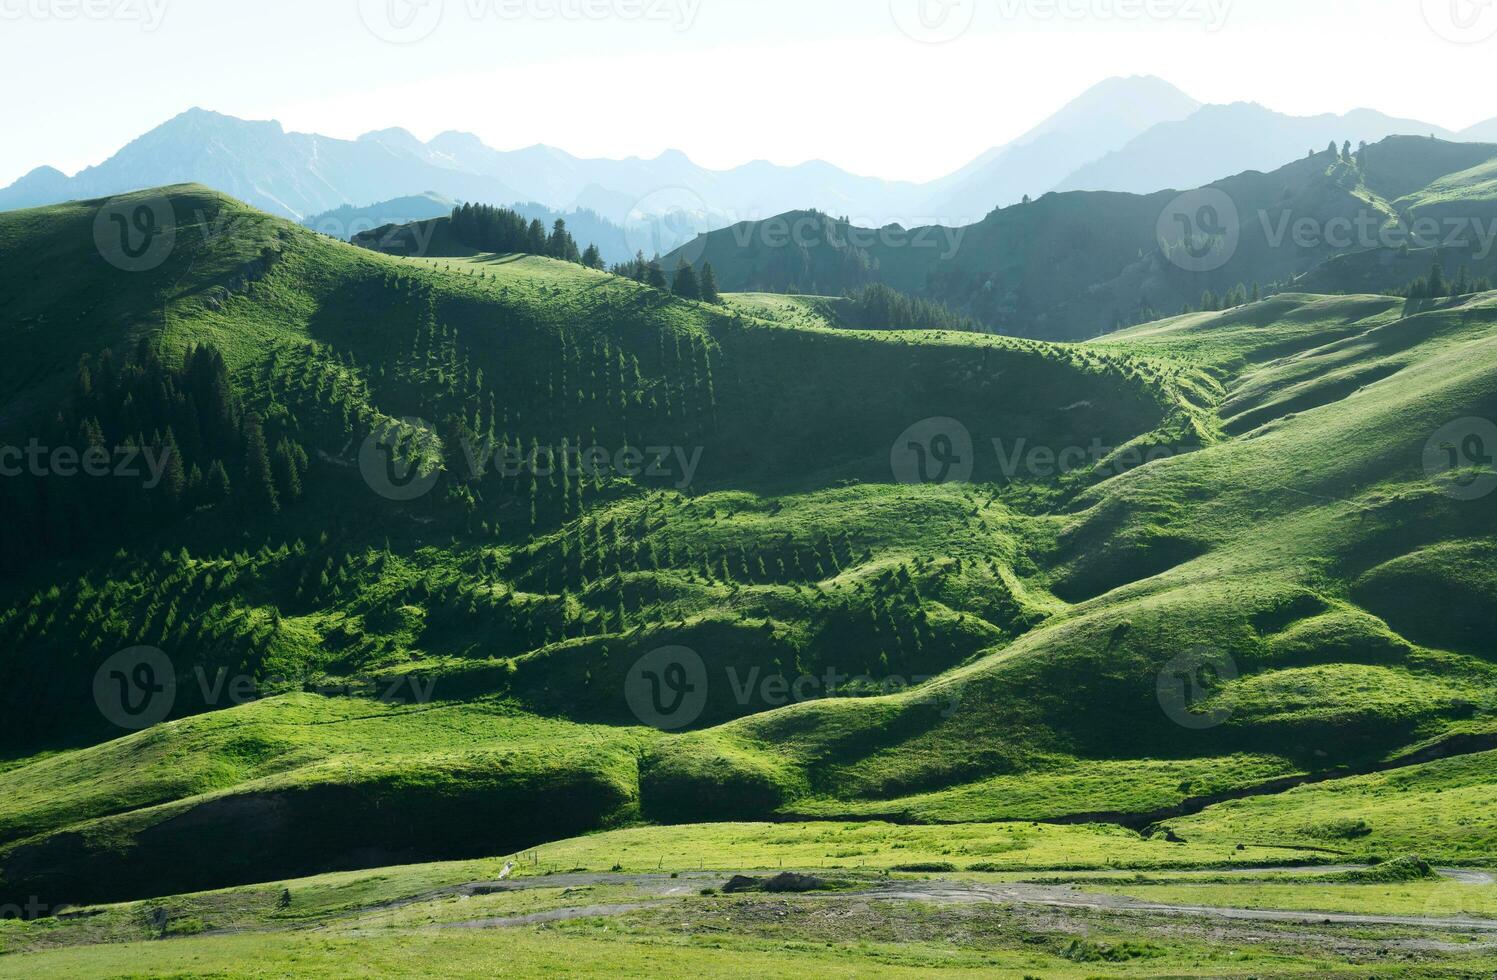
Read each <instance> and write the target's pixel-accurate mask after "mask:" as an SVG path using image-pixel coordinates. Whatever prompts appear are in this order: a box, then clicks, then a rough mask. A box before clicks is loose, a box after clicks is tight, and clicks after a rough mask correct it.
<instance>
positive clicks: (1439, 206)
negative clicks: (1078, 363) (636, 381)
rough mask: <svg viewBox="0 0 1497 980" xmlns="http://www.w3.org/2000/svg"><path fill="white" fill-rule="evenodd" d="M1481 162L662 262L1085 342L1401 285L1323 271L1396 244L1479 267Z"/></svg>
mask: <svg viewBox="0 0 1497 980" xmlns="http://www.w3.org/2000/svg"><path fill="white" fill-rule="evenodd" d="M1494 155H1497V147H1494V146H1491V145H1486V144H1474V143H1447V142H1442V141H1439V140H1430V139H1423V138H1413V137H1394V138H1390V139H1388V140H1385V141H1383V142H1381V143H1378V144H1376V145H1374V146H1370V147H1368V148H1367V149H1366V150H1365V151H1364V152H1360V153H1355V152H1354V153H1353V154H1352V156H1351V157H1349V158H1347V157H1343V156H1342V152H1341V150H1340V149H1338V150H1337V151H1336V152H1335V153H1331V152H1329V151H1323V152H1321V153H1319V154H1315V155H1312V156H1310V157H1307V158H1304V159H1301V160H1298V161H1296V162H1295V163H1291V164H1289V165H1288V166H1285V167H1282V168H1280V169H1278V170H1275V171H1273V172H1272V173H1266V174H1265V173H1259V172H1255V171H1250V172H1247V173H1242V174H1238V175H1237V176H1234V177H1229V178H1226V179H1224V180H1219V181H1216V182H1215V183H1213V184H1210V185H1208V186H1207V187H1204V188H1201V189H1199V190H1197V191H1194V192H1187V193H1186V194H1184V195H1181V194H1177V193H1176V192H1174V191H1162V192H1158V193H1155V194H1149V195H1133V194H1118V193H1101V192H1095V193H1090V192H1074V193H1064V194H1047V195H1045V196H1044V197H1042V198H1040V199H1039V200H1036V201H1032V202H1030V203H1027V204H1022V205H1017V206H1014V207H1009V208H1004V209H1001V210H999V211H995V212H994V213H993V214H991V215H989V216H988V217H987V218H986V219H984V220H983V221H982V222H980V223H979V224H976V225H972V226H969V227H964V228H943V227H925V228H911V229H904V228H899V227H895V226H891V227H889V228H883V229H867V228H857V227H855V226H852V225H850V224H849V223H848V222H846V221H845V220H844V219H839V218H834V217H831V216H828V215H825V214H821V213H819V212H792V213H789V214H786V215H781V216H779V217H777V218H774V219H770V220H768V221H763V222H756V223H744V224H739V225H735V226H734V227H732V228H727V229H724V230H722V231H718V232H714V233H712V234H710V235H705V236H702V237H700V238H698V239H697V240H695V241H693V242H691V243H690V244H688V245H685V246H683V247H682V248H680V249H678V250H677V251H676V252H674V253H672V254H671V255H669V256H667V257H666V259H665V262H664V264H665V265H666V267H668V268H673V267H674V266H675V265H676V263H677V262H678V261H680V260H682V259H684V260H686V261H689V262H692V263H699V262H709V263H711V265H712V266H713V268H714V269H715V270H717V274H718V276H719V278H720V280H721V282H722V284H723V287H724V288H727V289H734V290H755V291H777V292H792V293H795V292H801V293H814V294H824V295H838V294H840V293H842V292H844V291H846V290H849V289H853V288H857V287H858V286H861V285H864V284H866V283H869V282H882V283H885V284H887V285H889V286H892V287H894V288H895V289H898V290H900V291H901V292H905V293H908V294H910V295H913V296H917V297H922V298H925V299H930V300H934V301H937V302H941V303H944V304H945V305H947V306H950V307H952V308H953V309H955V310H957V311H958V312H961V313H965V314H968V315H971V316H972V317H974V318H975V319H976V320H978V322H980V323H982V324H984V325H986V326H988V327H990V328H993V329H996V330H999V331H1001V332H1004V333H1011V334H1018V335H1022V336H1032V337H1039V338H1045V339H1058V340H1076V339H1084V338H1090V337H1095V336H1097V335H1098V334H1100V333H1102V332H1105V331H1108V330H1111V329H1114V328H1116V327H1117V326H1119V325H1123V324H1129V323H1137V322H1142V321H1147V320H1152V319H1154V318H1156V317H1157V316H1159V315H1161V314H1168V313H1175V312H1179V311H1181V310H1183V309H1186V308H1198V307H1200V306H1201V305H1202V302H1203V297H1205V296H1207V294H1209V296H1210V297H1213V298H1214V302H1217V303H1220V302H1221V300H1222V299H1223V298H1225V297H1226V296H1228V295H1229V294H1232V293H1233V292H1236V291H1238V290H1239V289H1240V291H1241V292H1240V293H1239V295H1240V297H1241V298H1244V299H1245V298H1249V297H1250V295H1251V292H1252V289H1253V288H1255V287H1256V288H1257V289H1258V290H1259V292H1260V294H1261V293H1267V292H1273V291H1277V290H1283V289H1294V288H1299V286H1298V282H1297V281H1298V279H1299V277H1302V276H1307V275H1309V276H1310V277H1312V278H1311V280H1310V281H1313V282H1314V283H1315V286H1314V288H1316V289H1320V290H1323V291H1325V292H1343V291H1353V290H1358V289H1372V290H1373V291H1385V292H1391V291H1393V290H1395V289H1403V288H1405V287H1406V286H1407V285H1408V284H1409V281H1410V279H1411V278H1412V277H1411V276H1406V275H1404V274H1403V273H1402V272H1398V273H1392V272H1391V271H1390V276H1392V277H1390V278H1387V279H1383V280H1381V281H1376V282H1368V281H1367V277H1366V276H1365V275H1364V274H1362V273H1360V272H1359V273H1356V274H1353V275H1350V276H1349V277H1348V278H1347V280H1346V281H1342V282H1338V281H1332V280H1331V279H1330V278H1329V275H1330V273H1333V272H1334V271H1335V270H1337V269H1339V268H1342V266H1337V265H1334V264H1329V265H1328V264H1327V263H1328V261H1329V260H1333V259H1339V258H1342V257H1346V256H1354V255H1355V254H1356V253H1361V252H1367V251H1371V250H1383V251H1388V252H1395V253H1396V252H1400V250H1401V246H1402V244H1403V243H1404V242H1410V243H1412V245H1413V246H1414V247H1415V248H1419V247H1424V248H1433V247H1442V248H1444V249H1447V250H1449V251H1450V252H1451V253H1452V254H1451V264H1450V265H1449V266H1448V267H1447V269H1446V272H1447V273H1448V274H1449V275H1450V276H1451V277H1452V278H1453V277H1454V275H1455V273H1456V271H1457V267H1456V265H1455V262H1456V261H1458V260H1459V259H1460V258H1462V257H1463V256H1462V254H1460V253H1464V257H1465V258H1467V259H1468V260H1469V261H1470V262H1477V263H1487V262H1488V260H1489V259H1490V257H1491V254H1492V252H1493V251H1494V247H1493V246H1494V239H1497V199H1494V198H1493V196H1492V193H1491V186H1490V180H1489V177H1490V173H1489V170H1490V165H1491V161H1492V159H1493V157H1494ZM1429 255H1430V253H1426V257H1428V256H1429ZM1349 261H1351V262H1352V266H1351V267H1350V268H1357V269H1361V270H1364V271H1365V270H1366V269H1367V268H1369V266H1368V264H1367V263H1366V262H1363V261H1361V260H1358V259H1355V258H1353V259H1351V260H1349ZM1430 264H1431V263H1430V262H1428V261H1426V262H1425V263H1424V265H1423V267H1422V268H1421V269H1420V270H1419V274H1424V273H1427V272H1428V271H1429V269H1430ZM1371 268H1373V269H1378V268H1380V266H1377V265H1374V266H1371Z"/></svg>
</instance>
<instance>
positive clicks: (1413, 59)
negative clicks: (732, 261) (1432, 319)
mask: <svg viewBox="0 0 1497 980" xmlns="http://www.w3.org/2000/svg"><path fill="white" fill-rule="evenodd" d="M1494 64H1497V0H0V81H3V91H4V93H5V100H4V109H3V110H0V124H3V127H0V132H3V133H4V136H5V139H4V140H3V141H0V185H3V184H7V183H9V182H10V181H12V180H14V179H15V178H16V177H18V176H20V175H21V174H22V173H24V172H26V171H27V170H30V169H31V168H32V167H35V166H37V165H40V164H43V163H47V164H52V165H54V166H57V167H59V168H61V169H63V170H65V171H67V172H69V173H72V172H73V171H75V170H77V169H79V168H81V167H83V166H86V165H89V164H92V163H97V162H99V161H101V160H103V159H104V158H105V157H107V156H108V155H109V154H110V153H112V152H113V151H114V150H116V149H117V148H118V147H120V146H121V145H123V144H124V143H125V142H127V141H128V140H130V139H132V138H133V137H135V136H138V135H140V134H141V133H143V132H144V131H146V130H147V129H149V128H151V127H153V126H155V125H157V124H159V123H161V122H162V121H164V120H166V119H168V118H170V117H171V116H173V115H175V114H177V113H178V112H180V111H182V110H183V109H186V108H189V107H191V106H194V105H198V106H202V107H204V108H210V109H216V110H218V111H220V112H226V113H230V114H232V115H238V116H244V117H248V118H261V119H263V118H274V119H279V120H280V121H281V122H283V123H284V124H285V125H286V126H287V128H289V129H295V130H302V131H313V132H320V133H325V134H328V135H331V136H341V137H353V136H357V135H358V134H359V133H361V132H364V131H367V130H370V129H378V128H384V127H387V126H404V127H406V128H407V129H410V130H411V131H412V132H414V133H415V134H416V135H418V136H420V137H422V138H429V137H430V136H432V135H435V134H436V133H438V132H440V131H442V130H444V129H463V130H468V131H471V132H474V133H477V134H478V135H479V136H481V137H482V138H483V139H484V140H485V141H486V142H488V143H489V144H490V145H492V146H495V147H499V148H501V149H509V148H514V147H520V146H526V145H529V144H532V143H550V144H552V145H555V146H559V147H561V148H563V149H566V150H569V151H571V152H573V153H577V154H580V155H587V156H629V155H640V156H654V155H656V154H658V153H659V152H660V151H661V150H663V149H666V148H668V147H673V148H677V149H681V150H684V151H686V152H687V153H688V154H690V155H691V156H692V157H693V158H694V159H695V160H697V161H698V162H700V163H702V164H705V165H708V166H712V167H728V166H732V165H735V164H739V163H743V162H746V161H748V160H753V159H767V160H772V161H774V162H776V163H787V164H788V163H798V162H801V161H804V160H807V159H817V158H819V159H825V160H829V161H831V162H833V163H836V164H838V165H839V166H842V167H845V168H847V169H849V170H853V171H855V172H859V173H867V174H875V175H878V176H885V177H894V178H909V179H927V178H931V177H935V176H938V175H940V174H943V173H947V172H949V171H951V170H954V169H956V168H957V167H959V166H961V165H962V164H964V163H966V162H967V161H968V160H970V159H971V158H972V157H975V156H976V155H978V154H979V153H981V152H982V151H983V150H986V149H988V148H989V147H992V146H994V145H997V144H1000V143H1003V142H1005V141H1007V140H1008V139H1010V138H1012V137H1013V136H1015V135H1018V134H1019V133H1021V132H1023V131H1024V130H1025V129H1027V128H1028V127H1029V126H1031V125H1033V124H1034V123H1036V122H1037V121H1039V120H1040V119H1042V118H1044V117H1045V116H1046V115H1048V114H1049V113H1051V112H1052V111H1054V110H1055V109H1056V108H1058V107H1059V106H1060V105H1062V104H1063V103H1065V102H1066V101H1067V100H1068V99H1070V98H1072V97H1074V96H1075V95H1077V94H1079V93H1080V92H1081V91H1082V90H1084V89H1085V88H1087V87H1088V86H1090V85H1091V84H1093V83H1095V82H1096V81H1098V80H1100V79H1102V78H1104V77H1106V76H1109V75H1120V74H1123V75H1126V74H1155V75H1159V76H1161V77H1163V78H1165V79H1167V80H1169V81H1171V82H1173V83H1175V84H1176V85H1178V86H1180V87H1181V88H1182V89H1184V90H1185V91H1187V92H1189V93H1190V94H1191V95H1193V96H1195V97H1196V98H1198V99H1201V100H1202V101H1207V102H1228V101H1237V100H1249V101H1255V102H1261V103H1262V104H1264V105H1267V106H1269V107H1271V108H1274V109H1278V110H1280V111H1284V112H1291V113H1295V114H1312V113H1318V112H1343V111H1345V110H1347V109H1351V108H1356V107H1361V106H1366V107H1371V108H1376V109H1379V110H1382V111H1384V112H1388V113H1391V114H1394V115H1399V116H1408V117H1414V118H1419V119H1423V120H1427V121H1429V122H1433V123H1436V124H1440V125H1444V126H1448V127H1451V128H1462V127H1465V126H1468V125H1470V124H1472V123H1475V122H1478V121H1481V120H1484V119H1488V118H1491V117H1493V116H1497V92H1494V86H1493V84H1492V82H1493V78H1494V72H1493V70H1492V66H1493V65H1494Z"/></svg>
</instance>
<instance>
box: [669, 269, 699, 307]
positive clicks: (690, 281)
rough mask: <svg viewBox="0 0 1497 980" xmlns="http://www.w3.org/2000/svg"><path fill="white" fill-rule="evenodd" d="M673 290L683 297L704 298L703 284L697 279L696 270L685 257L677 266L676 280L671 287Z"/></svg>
mask: <svg viewBox="0 0 1497 980" xmlns="http://www.w3.org/2000/svg"><path fill="white" fill-rule="evenodd" d="M671 292H673V293H675V294H676V295H677V296H680V297H681V298H682V299H701V298H702V286H701V283H699V282H698V281H697V273H696V270H695V269H693V268H692V267H691V263H690V262H687V261H686V260H685V259H682V260H681V262H680V264H679V265H677V266H676V281H675V283H674V284H673V285H672V287H671Z"/></svg>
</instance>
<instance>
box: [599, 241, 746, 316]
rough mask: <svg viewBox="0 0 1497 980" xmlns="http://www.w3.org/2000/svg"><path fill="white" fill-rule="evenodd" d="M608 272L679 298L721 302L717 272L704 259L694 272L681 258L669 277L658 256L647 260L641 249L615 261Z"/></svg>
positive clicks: (689, 264) (714, 302) (693, 268)
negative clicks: (631, 255) (632, 254)
mask: <svg viewBox="0 0 1497 980" xmlns="http://www.w3.org/2000/svg"><path fill="white" fill-rule="evenodd" d="M609 271H611V272H612V273H613V274H614V275H616V276H623V277H624V278H625V279H633V280H634V281H635V282H638V283H643V284H644V285H646V286H650V287H651V288H654V289H659V290H663V291H668V292H671V293H673V294H675V295H677V296H680V297H681V298H682V299H694V300H700V301H701V302H703V303H712V304H714V305H716V304H719V303H721V302H722V294H721V293H720V292H719V291H718V286H717V273H716V272H715V271H713V269H712V263H710V262H703V263H702V271H701V272H697V270H696V268H695V267H694V266H692V264H691V263H690V262H687V261H686V260H685V259H684V258H683V259H682V260H681V261H680V262H679V263H677V264H676V274H675V276H674V277H673V278H669V279H668V278H667V277H666V275H665V269H664V268H663V267H662V266H661V265H660V256H658V255H657V256H656V257H655V258H653V259H649V260H646V259H645V253H644V252H636V253H635V255H634V258H632V259H630V260H629V261H628V262H620V263H618V264H616V265H615V266H614V267H613V268H612V269H610V270H609Z"/></svg>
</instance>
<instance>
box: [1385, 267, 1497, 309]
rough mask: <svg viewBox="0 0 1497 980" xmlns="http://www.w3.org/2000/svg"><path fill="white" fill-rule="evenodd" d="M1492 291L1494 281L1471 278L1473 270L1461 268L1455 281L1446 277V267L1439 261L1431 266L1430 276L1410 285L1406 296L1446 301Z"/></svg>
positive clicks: (1422, 277)
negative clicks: (1448, 297)
mask: <svg viewBox="0 0 1497 980" xmlns="http://www.w3.org/2000/svg"><path fill="white" fill-rule="evenodd" d="M1491 289H1492V280H1491V279H1489V278H1487V277H1485V276H1483V277H1482V278H1480V279H1472V278H1471V270H1470V269H1468V268H1467V267H1466V266H1464V265H1463V266H1461V268H1460V271H1459V272H1457V273H1456V277H1455V278H1454V279H1448V278H1446V276H1445V266H1444V264H1443V263H1442V262H1440V261H1439V260H1438V259H1436V260H1435V263H1434V265H1432V266H1430V270H1429V275H1428V276H1421V277H1419V278H1418V279H1415V280H1414V281H1413V282H1411V283H1409V285H1408V288H1407V289H1405V290H1404V293H1403V294H1404V295H1405V296H1407V297H1408V298H1409V299H1444V298H1445V297H1447V296H1467V295H1470V294H1471V293H1486V292H1490V291H1491Z"/></svg>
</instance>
